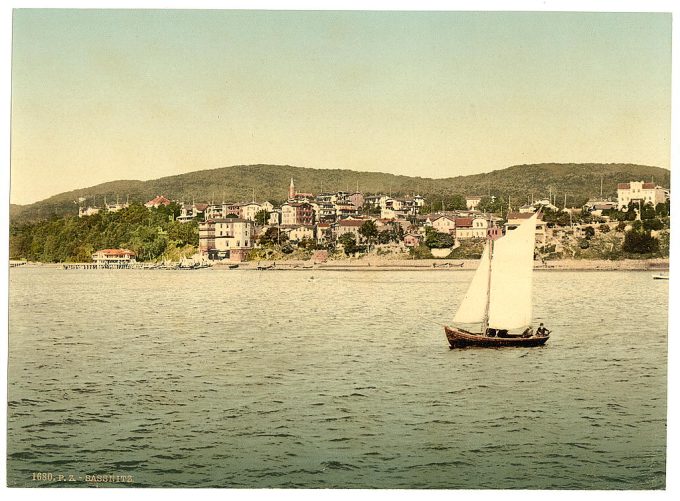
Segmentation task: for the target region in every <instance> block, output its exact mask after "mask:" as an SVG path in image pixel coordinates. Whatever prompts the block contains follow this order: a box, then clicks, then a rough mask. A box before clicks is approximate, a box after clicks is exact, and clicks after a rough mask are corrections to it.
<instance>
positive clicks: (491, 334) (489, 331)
mask: <svg viewBox="0 0 680 501" xmlns="http://www.w3.org/2000/svg"><path fill="white" fill-rule="evenodd" d="M486 335H487V336H489V337H496V329H492V328H491V327H489V328H488V329H486Z"/></svg>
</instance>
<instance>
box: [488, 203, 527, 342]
mask: <svg viewBox="0 0 680 501" xmlns="http://www.w3.org/2000/svg"><path fill="white" fill-rule="evenodd" d="M537 218H538V214H534V215H533V216H531V217H530V218H529V219H527V220H526V221H524V222H523V223H522V224H520V225H519V226H518V227H517V228H516V229H514V230H511V231H509V232H508V233H507V234H506V235H505V237H503V238H499V239H498V240H497V241H496V242H495V243H494V249H493V257H492V261H491V290H490V291H489V327H491V328H494V329H518V328H521V327H526V326H528V325H531V304H532V297H531V294H532V290H531V285H532V280H531V279H532V275H533V270H534V246H535V245H536V219H537Z"/></svg>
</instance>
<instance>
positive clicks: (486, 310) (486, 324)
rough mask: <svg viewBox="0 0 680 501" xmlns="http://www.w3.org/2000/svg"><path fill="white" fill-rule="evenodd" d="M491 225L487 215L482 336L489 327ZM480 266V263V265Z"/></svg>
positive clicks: (491, 252) (491, 253)
mask: <svg viewBox="0 0 680 501" xmlns="http://www.w3.org/2000/svg"><path fill="white" fill-rule="evenodd" d="M490 225H491V216H490V215H489V223H488V225H487V229H486V241H487V245H488V246H489V277H488V278H487V283H486V306H484V320H483V321H482V336H486V330H487V329H488V328H489V304H490V303H491V257H492V255H493V240H492V239H491V232H490V231H489V229H490ZM480 266H481V265H480Z"/></svg>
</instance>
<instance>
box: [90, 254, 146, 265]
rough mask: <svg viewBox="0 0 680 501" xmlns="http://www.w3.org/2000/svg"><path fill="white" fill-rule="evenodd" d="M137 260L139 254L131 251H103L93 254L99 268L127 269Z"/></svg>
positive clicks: (93, 259)
mask: <svg viewBox="0 0 680 501" xmlns="http://www.w3.org/2000/svg"><path fill="white" fill-rule="evenodd" d="M136 258H137V254H136V253H135V252H134V251H131V250H129V249H102V250H98V251H97V252H95V253H94V254H92V261H94V263H95V264H96V265H97V268H127V267H128V266H130V265H131V264H134V263H135V262H136Z"/></svg>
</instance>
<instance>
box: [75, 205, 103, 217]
mask: <svg viewBox="0 0 680 501" xmlns="http://www.w3.org/2000/svg"><path fill="white" fill-rule="evenodd" d="M95 214H99V208H98V207H78V217H84V216H94V215H95Z"/></svg>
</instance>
